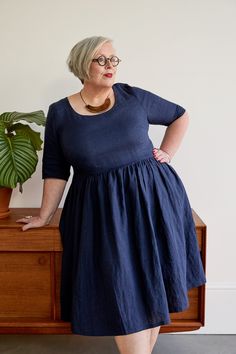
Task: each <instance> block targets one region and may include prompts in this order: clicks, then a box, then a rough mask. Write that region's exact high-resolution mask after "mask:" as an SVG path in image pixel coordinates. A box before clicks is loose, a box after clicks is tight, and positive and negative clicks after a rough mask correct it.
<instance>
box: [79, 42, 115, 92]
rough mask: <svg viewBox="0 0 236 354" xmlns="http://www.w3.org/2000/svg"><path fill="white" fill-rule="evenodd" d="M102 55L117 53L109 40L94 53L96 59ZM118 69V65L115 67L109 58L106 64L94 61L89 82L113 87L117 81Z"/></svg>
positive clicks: (107, 55)
mask: <svg viewBox="0 0 236 354" xmlns="http://www.w3.org/2000/svg"><path fill="white" fill-rule="evenodd" d="M100 55H104V56H105V57H106V58H110V57H112V56H113V55H116V51H115V49H114V48H113V46H112V44H111V43H110V42H107V43H104V44H103V45H102V46H101V48H100V49H99V50H98V51H97V53H96V54H95V55H94V59H97V58H98V57H99V56H100ZM116 70H117V66H115V67H114V66H113V65H112V64H111V63H110V60H107V63H106V64H105V65H104V66H101V65H99V64H98V62H92V63H91V65H90V71H89V74H90V80H87V82H89V83H90V84H93V85H96V86H100V87H111V86H112V85H113V84H114V82H115V76H116ZM107 74H110V75H107ZM85 81H86V80H85Z"/></svg>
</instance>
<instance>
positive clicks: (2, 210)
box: [0, 187, 12, 219]
mask: <svg viewBox="0 0 236 354" xmlns="http://www.w3.org/2000/svg"><path fill="white" fill-rule="evenodd" d="M11 194H12V188H7V187H0V219H4V218H7V217H8V216H9V214H10V212H11V211H10V210H9V204H10V200H11Z"/></svg>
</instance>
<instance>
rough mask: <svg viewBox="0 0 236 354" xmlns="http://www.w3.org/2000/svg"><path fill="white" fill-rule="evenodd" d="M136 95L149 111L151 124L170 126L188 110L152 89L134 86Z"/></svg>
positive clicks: (148, 115)
mask: <svg viewBox="0 0 236 354" xmlns="http://www.w3.org/2000/svg"><path fill="white" fill-rule="evenodd" d="M132 89H133V92H134V95H135V96H136V98H137V99H138V100H139V102H140V103H141V105H142V106H143V108H144V109H145V111H146V112H147V118H148V122H149V123H150V124H159V125H165V126H168V125H170V124H171V123H172V122H174V120H176V119H177V118H179V117H181V116H182V115H183V114H184V112H185V111H186V110H185V108H183V107H182V106H180V105H178V104H176V103H174V102H171V101H168V100H166V99H164V98H162V97H160V96H158V95H156V94H154V93H152V92H150V91H146V90H143V89H141V88H139V87H132Z"/></svg>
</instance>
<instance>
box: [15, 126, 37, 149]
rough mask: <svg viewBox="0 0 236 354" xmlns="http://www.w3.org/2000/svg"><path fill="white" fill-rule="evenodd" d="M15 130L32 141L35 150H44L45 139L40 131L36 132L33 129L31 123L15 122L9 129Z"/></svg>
mask: <svg viewBox="0 0 236 354" xmlns="http://www.w3.org/2000/svg"><path fill="white" fill-rule="evenodd" d="M11 131H15V132H16V135H18V136H23V137H25V138H27V139H29V140H30V141H31V144H32V145H33V147H34V148H35V150H38V151H40V150H42V147H41V145H42V143H43V140H42V139H41V138H40V133H38V132H35V131H34V130H33V129H31V128H30V126H29V125H26V124H22V123H16V124H13V125H12V127H11V128H10V129H9V132H11Z"/></svg>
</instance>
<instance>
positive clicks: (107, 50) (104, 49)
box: [97, 42, 116, 55]
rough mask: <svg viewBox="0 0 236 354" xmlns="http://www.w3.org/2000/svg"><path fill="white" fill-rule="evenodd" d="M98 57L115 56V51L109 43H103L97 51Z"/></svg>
mask: <svg viewBox="0 0 236 354" xmlns="http://www.w3.org/2000/svg"><path fill="white" fill-rule="evenodd" d="M97 54H99V55H116V50H115V48H114V47H113V45H112V44H111V43H109V42H108V43H104V44H103V45H102V46H101V48H99V50H98V51H97Z"/></svg>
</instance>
